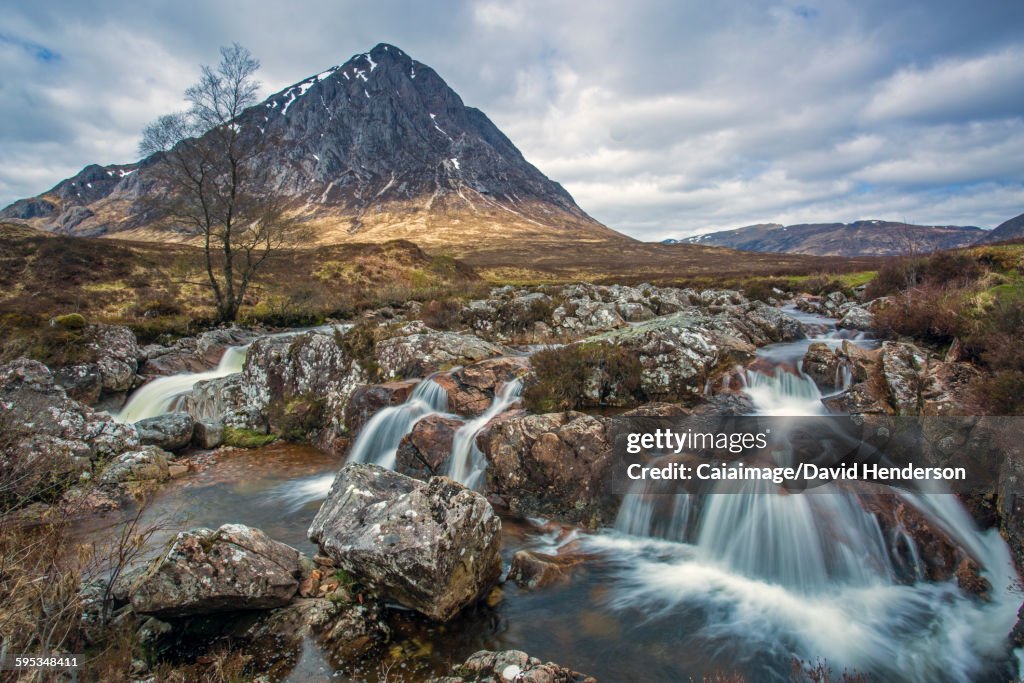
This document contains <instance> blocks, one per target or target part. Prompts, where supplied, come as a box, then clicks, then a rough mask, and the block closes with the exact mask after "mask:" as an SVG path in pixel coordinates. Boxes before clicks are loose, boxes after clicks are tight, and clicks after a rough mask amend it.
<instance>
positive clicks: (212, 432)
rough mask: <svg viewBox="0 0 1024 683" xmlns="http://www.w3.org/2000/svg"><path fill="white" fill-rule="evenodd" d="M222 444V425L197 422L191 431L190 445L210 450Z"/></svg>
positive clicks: (202, 421) (203, 421) (210, 422)
mask: <svg viewBox="0 0 1024 683" xmlns="http://www.w3.org/2000/svg"><path fill="white" fill-rule="evenodd" d="M222 443H224V425H223V424H222V423H220V422H216V421H213V420H197V421H196V422H195V426H194V427H193V429H192V445H193V446H195V447H196V448H202V449H203V450H212V449H214V448H217V447H218V446H220V445H221V444H222Z"/></svg>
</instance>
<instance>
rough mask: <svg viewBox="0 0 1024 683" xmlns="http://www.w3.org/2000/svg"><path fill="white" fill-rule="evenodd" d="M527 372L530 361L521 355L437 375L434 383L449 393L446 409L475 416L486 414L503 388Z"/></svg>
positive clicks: (491, 360) (489, 360) (492, 359)
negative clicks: (497, 393) (495, 396)
mask: <svg viewBox="0 0 1024 683" xmlns="http://www.w3.org/2000/svg"><path fill="white" fill-rule="evenodd" d="M529 372H530V360H529V359H528V358H524V357H521V356H504V357H501V358H491V359H487V360H483V361H480V362H478V363H473V364H472V365H467V366H466V367H463V368H459V369H458V370H456V371H454V372H452V373H448V374H441V375H436V376H435V377H434V381H435V382H437V383H438V384H440V385H441V386H442V387H444V389H445V391H446V392H447V393H448V409H449V410H451V411H452V412H454V413H457V414H458V415H464V416H466V417H475V416H477V415H480V414H481V413H483V412H485V411H486V410H487V408H489V407H490V405H491V402H492V401H493V400H494V395H495V393H496V392H497V391H498V390H499V389H500V388H501V386H502V385H504V384H506V383H508V382H511V381H513V380H515V379H517V378H520V377H523V376H525V375H527V374H528V373H529Z"/></svg>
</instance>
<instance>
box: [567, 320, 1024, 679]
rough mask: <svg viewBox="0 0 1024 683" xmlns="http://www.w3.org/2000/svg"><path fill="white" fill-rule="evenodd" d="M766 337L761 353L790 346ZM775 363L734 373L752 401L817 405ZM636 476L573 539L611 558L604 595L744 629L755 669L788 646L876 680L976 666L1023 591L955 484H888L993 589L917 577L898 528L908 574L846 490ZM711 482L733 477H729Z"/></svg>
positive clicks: (801, 382) (725, 628) (790, 407)
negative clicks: (678, 485)
mask: <svg viewBox="0 0 1024 683" xmlns="http://www.w3.org/2000/svg"><path fill="white" fill-rule="evenodd" d="M825 334H826V335H827V334H829V332H828V331H826V333H825ZM798 345H799V346H800V347H803V346H805V344H803V343H798ZM775 346H776V348H770V349H767V350H766V351H765V352H764V353H761V354H759V355H761V357H762V358H770V359H773V358H786V359H787V360H790V361H791V360H792V359H793V358H794V356H797V357H798V356H799V355H800V352H799V350H797V351H796V352H794V350H793V349H783V348H778V347H782V346H785V345H775ZM774 370H775V371H774V374H773V375H769V374H763V373H760V372H756V371H745V372H744V373H743V374H742V377H743V380H744V386H745V391H746V392H747V393H748V394H749V395H750V397H751V399H752V401H753V403H754V406H755V412H756V413H758V414H761V415H822V414H826V413H825V410H824V408H823V406H822V404H821V393H820V391H819V390H818V388H817V386H815V384H814V382H813V381H812V380H810V378H809V377H807V376H806V375H804V374H803V373H802V372H800V370H799V364H797V372H796V374H794V373H793V372H791V371H786V370H784V369H782V368H781V367H777V368H775V369H774ZM838 379H839V380H840V381H841V382H842V383H843V384H844V385H845V384H847V383H848V382H849V381H850V380H849V378H848V377H847V376H842V375H841V376H840V377H839V378H838ZM638 483H639V484H641V485H640V486H637V487H635V492H634V493H631V494H629V495H627V496H625V498H624V500H623V503H622V506H621V508H620V511H619V515H618V518H617V520H616V528H615V530H614V531H610V532H607V533H605V534H601V535H598V536H592V537H588V538H586V539H585V540H584V543H585V544H586V545H588V547H590V548H592V549H593V550H595V551H598V552H602V554H604V555H606V556H607V557H609V558H611V560H612V562H613V563H615V565H616V566H617V567H618V572H617V578H618V582H617V584H616V585H615V586H614V587H613V591H612V595H613V597H612V598H611V604H612V605H613V606H614V607H616V608H619V609H622V610H633V609H637V610H640V611H641V612H644V613H647V614H648V615H650V616H649V617H648V618H650V619H665V620H671V619H673V618H675V619H678V618H680V615H694V614H696V615H701V616H700V617H699V619H700V623H698V625H697V626H696V631H695V632H694V635H696V636H698V637H702V638H706V639H709V640H711V641H715V640H723V641H735V640H736V639H741V640H743V642H745V643H748V644H749V648H748V651H749V652H751V653H752V654H751V659H752V660H757V662H755V663H754V664H752V665H753V666H755V668H757V670H758V674H759V675H758V678H757V680H762V678H765V679H772V678H774V679H776V680H789V674H790V671H789V663H790V661H791V660H792V658H793V657H797V658H800V659H804V660H815V659H817V658H822V659H824V660H826V661H827V664H828V665H829V666H830V667H832V668H833V670H834V671H835V672H836V673H838V672H841V671H843V670H844V669H845V668H849V669H851V670H854V671H859V672H869V673H871V674H872V675H873V676H875V677H877V679H878V680H884V681H964V680H977V679H978V678H979V677H980V676H987V675H993V674H992V672H991V671H986V669H985V666H986V665H990V664H991V662H993V661H1005V660H1006V657H1007V651H1006V646H1005V642H1006V636H1007V634H1008V632H1009V631H1010V629H1011V628H1012V627H1013V624H1014V622H1015V619H1016V611H1017V607H1018V606H1019V604H1020V596H1019V595H1018V594H1017V593H1016V592H1015V591H1014V590H1013V586H1014V585H1015V583H1016V581H1017V576H1016V574H1015V572H1014V570H1013V565H1012V562H1011V559H1010V555H1009V550H1008V548H1007V547H1006V544H1005V543H1004V542H1003V541H1002V539H1001V538H1000V537H999V535H998V533H997V532H996V531H995V530H989V531H986V532H981V531H979V530H978V528H977V527H976V525H975V524H974V522H973V521H972V520H971V519H970V517H969V516H968V514H967V513H966V511H965V510H964V509H963V507H962V506H961V505H960V503H959V502H958V500H957V498H956V497H955V496H953V495H948V494H944V493H941V492H936V493H929V494H916V495H914V494H898V493H895V492H894V493H893V494H891V495H902V496H903V498H904V500H905V501H906V502H908V503H910V504H911V505H913V506H914V507H915V508H916V509H917V510H918V511H920V512H921V513H922V514H923V515H925V516H926V517H927V519H928V520H929V521H930V522H931V523H933V524H934V525H936V526H937V527H938V528H940V529H942V530H943V531H945V532H946V533H947V534H948V535H949V537H950V538H951V539H953V540H954V542H956V543H957V544H958V545H959V546H960V547H962V548H963V549H964V550H965V552H967V553H968V554H969V555H970V556H972V557H973V558H975V559H976V560H977V561H978V563H979V564H980V565H981V566H982V567H983V574H984V576H985V577H986V578H987V579H988V580H989V582H990V583H991V586H992V590H991V596H992V599H991V601H990V602H981V601H978V600H976V599H974V598H971V597H969V596H967V595H965V594H964V593H963V592H962V591H960V589H959V588H958V587H957V585H956V583H955V581H952V580H951V581H948V582H942V583H928V582H926V581H924V580H922V577H923V572H922V571H921V568H920V566H919V564H918V560H919V558H920V554H921V550H920V549H918V548H916V547H915V546H914V544H913V540H912V539H911V537H910V536H909V534H905V533H904V534H902V536H901V537H900V539H899V540H900V541H902V542H903V543H904V544H906V545H907V546H909V552H910V555H911V558H912V559H911V564H912V567H911V569H910V573H911V575H910V576H907V569H906V568H905V567H904V568H902V569H901V567H900V566H898V565H899V563H898V561H897V560H898V558H894V557H892V556H891V552H892V551H891V549H890V548H891V543H887V539H885V538H884V537H883V534H882V532H881V529H880V527H879V524H878V523H877V521H876V519H875V517H874V515H872V514H871V513H869V512H867V511H865V510H864V509H863V507H862V506H861V505H860V501H859V499H858V498H857V497H856V496H855V495H853V494H852V493H848V492H838V491H835V490H833V491H832V492H828V490H827V489H826V488H825V487H823V488H821V489H818V490H817V491H816V492H815V493H813V494H806V493H805V494H798V495H782V494H779V493H776V492H774V491H775V489H774V488H773V487H772V486H771V485H770V484H767V483H764V482H757V481H750V482H744V483H743V484H742V485H743V486H745V487H746V489H747V491H748V492H744V493H728V494H726V493H714V490H712V492H710V493H706V494H686V493H683V494H676V495H666V494H661V495H658V494H657V488H656V487H654V486H652V485H651V484H649V483H646V484H645V483H643V482H638ZM722 485H728V486H730V487H731V488H730V490H732V491H735V490H736V488H735V487H736V483H735V482H728V483H723V484H721V485H720V486H722ZM718 490H724V489H718ZM908 582H911V583H909V585H908ZM691 628H692V627H691ZM766 667H767V668H766ZM997 675H1003V673H1002V671H1000V673H999V674H997ZM1007 678H1009V676H1007Z"/></svg>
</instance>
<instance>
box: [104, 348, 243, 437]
mask: <svg viewBox="0 0 1024 683" xmlns="http://www.w3.org/2000/svg"><path fill="white" fill-rule="evenodd" d="M248 352H249V346H248V345H245V346H230V347H228V348H227V349H225V350H224V355H222V356H221V358H220V362H219V363H218V364H217V367H216V368H214V369H213V370H207V371H205V372H186V373H181V374H179V375H170V376H168V377H158V378H156V379H154V380H153V381H151V382H148V383H147V384H145V385H143V386H142V387H141V388H139V389H138V390H136V391H135V393H133V394H132V395H131V397H130V398H129V399H128V403H126V404H125V406H124V408H122V409H121V412H119V413H118V414H117V415H115V416H114V419H115V420H117V421H118V422H138V421H139V420H144V419H146V418H147V417H156V416H157V415H162V414H164V413H166V412H169V411H170V410H171V409H172V408H173V406H174V403H175V401H176V399H178V398H179V397H180V396H181V395H182V394H186V393H188V392H189V391H192V387H193V386H195V384H196V382H202V381H205V380H208V379H220V378H221V377H227V376H228V375H233V374H234V373H236V372H241V371H242V367H243V366H244V365H245V356H246V354H247V353H248Z"/></svg>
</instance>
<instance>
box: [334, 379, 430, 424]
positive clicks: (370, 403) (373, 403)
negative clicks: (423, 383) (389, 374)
mask: <svg viewBox="0 0 1024 683" xmlns="http://www.w3.org/2000/svg"><path fill="white" fill-rule="evenodd" d="M419 383H420V380H419V379H407V380H398V381H395V382H385V383H383V384H370V385H368V386H363V387H359V388H358V389H356V390H355V391H353V392H352V396H351V398H349V401H348V405H346V406H345V426H346V427H347V428H348V431H349V433H350V434H358V433H359V430H361V429H362V428H363V425H365V424H366V423H367V422H369V421H370V418H371V417H373V416H374V415H376V414H377V411H379V410H380V409H381V408H387V407H390V406H396V405H399V404H401V403H405V401H406V400H407V399H408V398H409V396H410V395H412V392H413V390H414V389H415V388H416V385H417V384H419Z"/></svg>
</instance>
